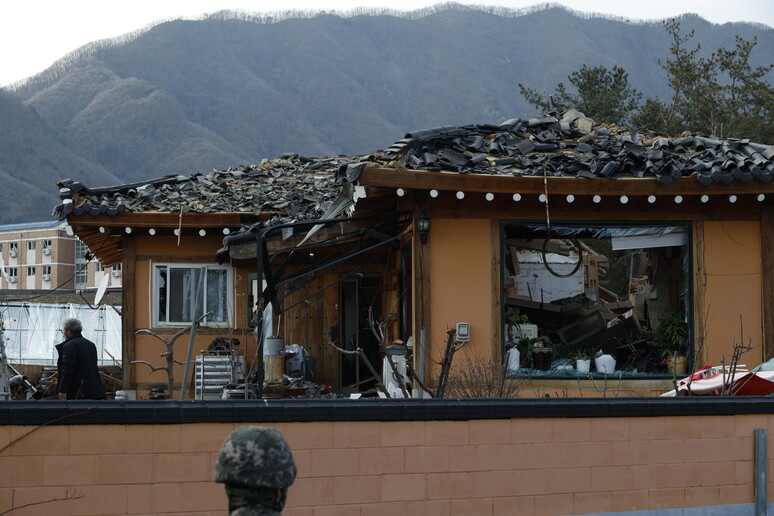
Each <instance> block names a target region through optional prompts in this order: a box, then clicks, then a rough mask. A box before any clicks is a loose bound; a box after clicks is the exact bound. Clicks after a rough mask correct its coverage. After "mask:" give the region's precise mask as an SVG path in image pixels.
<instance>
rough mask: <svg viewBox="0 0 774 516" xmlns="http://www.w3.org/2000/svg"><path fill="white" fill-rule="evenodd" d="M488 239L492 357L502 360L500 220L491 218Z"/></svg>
mask: <svg viewBox="0 0 774 516" xmlns="http://www.w3.org/2000/svg"><path fill="white" fill-rule="evenodd" d="M489 235H490V236H489V239H490V242H491V243H490V255H491V261H492V264H491V267H492V271H491V278H492V279H491V281H492V295H491V298H492V348H491V349H492V351H491V353H492V359H493V360H494V361H495V362H498V361H500V360H502V359H503V358H504V357H503V353H504V350H503V346H502V337H501V336H500V333H501V332H502V328H503V320H502V318H501V310H502V307H501V306H500V304H501V302H500V301H501V299H502V289H501V286H502V267H501V266H500V264H501V257H500V250H501V248H502V246H501V245H500V221H499V220H497V219H492V220H491V221H490V226H489Z"/></svg>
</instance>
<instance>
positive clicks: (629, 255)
mask: <svg viewBox="0 0 774 516" xmlns="http://www.w3.org/2000/svg"><path fill="white" fill-rule="evenodd" d="M502 237H503V244H504V246H503V247H504V250H503V257H504V259H503V261H502V263H503V265H502V267H503V271H502V272H503V307H504V310H503V319H504V320H503V326H502V327H503V344H504V346H505V350H506V353H508V359H509V365H508V367H509V369H510V370H511V372H512V373H513V372H514V371H515V370H516V369H517V368H518V370H519V371H518V373H516V374H528V375H529V374H535V375H552V376H554V375H558V376H578V375H588V374H611V373H615V374H616V375H619V374H621V375H625V376H634V375H662V374H669V375H671V374H673V372H675V366H674V363H675V361H677V360H679V359H680V357H682V360H683V364H685V363H686V357H689V356H690V350H691V346H690V345H689V343H690V337H691V332H690V324H689V322H690V320H689V314H690V313H691V306H690V286H691V271H690V264H691V260H690V251H689V250H690V246H689V241H690V228H689V226H688V225H682V224H671V225H642V226H640V225H596V224H595V225H574V224H563V225H559V226H555V225H552V226H550V227H548V226H546V225H541V224H528V223H506V224H504V225H503V233H502ZM666 330H668V331H666ZM670 337H671V338H670ZM511 350H513V351H511ZM586 359H587V360H589V361H590V363H591V370H590V372H586V371H583V370H582V364H579V363H578V360H586ZM596 359H601V360H596ZM684 372H685V370H682V371H681V370H677V371H676V373H677V374H678V375H679V374H683V373H684Z"/></svg>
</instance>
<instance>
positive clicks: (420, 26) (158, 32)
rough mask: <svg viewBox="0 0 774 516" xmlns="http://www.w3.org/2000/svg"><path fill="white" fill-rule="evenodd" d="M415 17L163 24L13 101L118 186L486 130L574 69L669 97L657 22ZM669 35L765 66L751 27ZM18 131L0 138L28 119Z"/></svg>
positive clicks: (537, 15)
mask: <svg viewBox="0 0 774 516" xmlns="http://www.w3.org/2000/svg"><path fill="white" fill-rule="evenodd" d="M420 14H421V13H420ZM420 14H417V13H415V14H413V15H405V16H400V17H399V16H393V15H389V14H384V13H379V12H374V13H373V14H368V15H365V14H364V15H358V16H351V17H341V16H335V15H330V14H324V15H318V16H314V17H307V18H288V19H284V20H279V21H278V20H274V21H273V22H272V23H263V22H259V21H256V20H254V19H251V18H249V17H246V16H244V15H236V14H233V13H231V14H229V13H220V14H218V15H216V16H213V17H211V18H209V19H205V20H200V21H172V22H167V23H162V24H159V25H157V26H155V27H153V28H152V29H150V30H148V31H146V32H144V33H141V34H138V35H136V36H135V37H133V38H130V39H129V40H128V41H121V42H117V43H114V44H108V45H99V46H93V47H89V48H85V49H83V50H82V51H81V52H79V53H77V54H75V55H72V56H69V57H68V58H67V59H65V60H63V61H62V63H60V64H59V65H57V66H55V67H53V68H52V69H51V70H49V71H48V72H46V73H44V74H42V75H41V76H39V77H36V78H34V79H33V80H30V81H29V82H28V83H27V84H26V85H25V86H23V87H20V88H18V89H17V90H15V92H14V95H16V96H18V99H20V101H23V102H24V103H25V105H26V106H27V107H29V108H32V109H34V112H35V113H37V114H39V118H40V120H39V121H38V123H40V124H43V126H45V127H48V128H49V129H50V130H51V131H53V132H54V134H56V136H57V139H58V140H59V141H60V142H61V144H62V146H63V147H64V148H65V149H66V150H67V151H69V152H71V153H73V154H76V155H78V156H80V157H82V159H83V160H84V163H92V164H94V166H95V167H96V168H95V169H94V170H100V169H102V170H104V171H109V172H106V173H107V174H113V175H114V176H116V177H117V178H119V179H120V180H121V181H122V182H125V181H135V180H138V179H146V178H150V177H157V176H161V175H165V174H171V173H175V174H178V173H191V172H198V171H206V170H209V169H212V168H226V167H228V166H231V165H239V164H244V163H248V162H253V163H254V162H257V161H259V160H260V159H261V158H263V157H273V156H277V155H279V154H282V153H284V152H297V153H300V154H305V155H316V156H321V155H334V154H339V153H347V154H359V153H368V152H370V151H373V150H375V149H378V148H385V147H387V146H389V145H390V144H391V143H392V142H393V141H395V140H397V139H399V138H401V137H402V136H403V134H404V133H405V132H406V131H409V130H413V129H419V128H427V127H434V126H439V125H457V124H465V123H472V122H499V121H502V120H503V119H506V118H510V117H513V116H519V115H522V114H524V113H529V112H532V111H533V109H532V108H530V107H529V106H528V105H527V104H526V103H525V102H524V100H523V99H522V98H521V96H520V95H519V93H518V86H517V85H518V83H524V84H526V85H527V86H530V87H533V88H538V89H543V88H545V89H547V90H548V91H551V90H552V89H553V85H555V84H556V83H557V82H558V81H561V80H566V76H567V75H568V74H569V73H570V72H571V71H573V70H576V69H578V68H580V66H581V65H583V64H588V65H591V66H596V65H604V66H608V67H612V66H613V65H620V66H623V67H624V68H625V69H626V70H628V72H629V75H630V82H631V84H632V86H633V87H635V88H637V89H640V90H641V91H643V92H644V93H645V95H646V96H648V97H654V96H660V97H661V98H665V97H668V95H669V91H668V89H667V84H666V78H665V75H664V73H663V71H662V70H661V68H660V66H659V63H658V60H659V59H662V60H663V59H665V58H666V57H668V45H669V41H668V39H667V36H666V32H665V31H664V29H663V28H662V26H661V25H660V24H658V23H640V24H632V23H626V22H623V21H620V20H612V19H604V18H589V17H579V16H576V15H575V14H573V13H571V12H568V11H566V10H564V9H561V8H549V9H544V10H540V11H534V12H529V13H527V14H523V15H519V16H516V15H514V13H512V12H508V11H506V10H498V11H497V12H493V11H491V10H487V9H476V8H470V7H462V6H456V5H450V6H445V7H439V8H435V9H429V10H427V14H426V15H420ZM682 24H683V27H684V29H685V30H686V31H688V30H692V29H693V30H695V31H696V38H695V39H696V42H697V43H700V44H701V45H702V48H703V49H707V51H708V50H710V49H715V48H718V47H720V46H725V47H727V48H731V47H733V45H734V39H733V38H734V35H736V34H739V35H741V36H743V37H745V38H747V39H751V38H753V37H757V38H758V40H759V45H758V46H759V48H757V49H756V51H755V53H754V55H753V62H754V64H765V63H766V60H769V61H770V60H771V57H770V56H771V55H774V30H772V29H769V28H767V27H763V26H756V25H751V24H726V25H711V24H709V23H707V22H705V21H704V20H702V19H700V18H698V17H696V16H685V17H683V18H682ZM7 120H9V119H7V118H0V124H2V125H3V126H7V125H6V124H8V122H6V121H7ZM24 120H27V119H24ZM24 120H19V121H16V120H15V121H14V122H13V124H11V127H15V126H17V125H19V124H22V125H23V124H25V123H32V122H31V121H29V122H28V121H24ZM21 129H22V130H25V129H24V127H21ZM8 150H9V149H8V148H7V147H5V146H4V145H3V144H1V143H0V151H2V153H6V152H8ZM51 152H54V149H53V148H51ZM47 157H48V159H50V160H51V161H52V162H55V163H59V162H61V161H62V159H60V158H59V157H58V155H57V154H56V153H54V154H50V155H48V156H47ZM14 159H16V160H17V161H18V160H19V158H14ZM64 176H72V177H76V178H78V179H81V180H83V181H84V182H86V183H88V184H94V185H101V184H107V183H111V182H113V178H111V177H110V176H108V175H106V176H105V177H104V178H101V179H98V180H96V181H91V180H90V179H86V178H85V177H84V176H82V175H80V173H77V172H76V171H73V172H66V173H64V174H62V176H61V177H64ZM59 178H60V177H56V178H55V179H59ZM52 188H53V187H52ZM53 189H54V190H55V188H53Z"/></svg>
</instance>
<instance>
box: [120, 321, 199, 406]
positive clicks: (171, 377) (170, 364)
mask: <svg viewBox="0 0 774 516" xmlns="http://www.w3.org/2000/svg"><path fill="white" fill-rule="evenodd" d="M210 314H212V312H207V313H206V314H204V315H202V316H201V317H199V318H198V319H196V320H195V321H194V322H192V323H191V326H187V327H185V328H183V329H182V330H180V331H178V332H177V333H175V334H174V335H173V336H172V337H171V338H169V339H165V338H164V337H162V336H161V335H158V334H156V333H153V332H152V331H151V330H149V329H148V328H143V329H141V330H137V333H135V335H140V334H145V335H150V336H152V337H156V338H157V339H159V340H160V341H161V342H163V343H164V344H165V345H166V348H167V350H166V351H165V352H164V353H161V355H159V356H161V357H166V359H167V365H165V366H162V367H156V366H154V365H153V364H151V363H150V362H148V361H147V360H133V361H132V364H145V365H146V366H148V367H150V369H151V372H152V373H155V372H156V371H166V372H167V395H168V397H169V399H172V392H173V387H174V383H175V373H174V366H175V364H179V365H185V364H186V363H185V362H180V361H179V360H175V341H176V340H177V339H178V337H181V336H183V335H185V334H186V333H188V332H189V331H193V329H194V328H196V327H198V326H199V324H201V322H202V321H203V320H204V318H205V317H207V316H208V315H210Z"/></svg>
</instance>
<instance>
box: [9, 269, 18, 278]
mask: <svg viewBox="0 0 774 516" xmlns="http://www.w3.org/2000/svg"><path fill="white" fill-rule="evenodd" d="M18 276H19V270H18V269H17V268H16V267H10V268H9V269H8V277H9V278H17V277H18Z"/></svg>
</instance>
